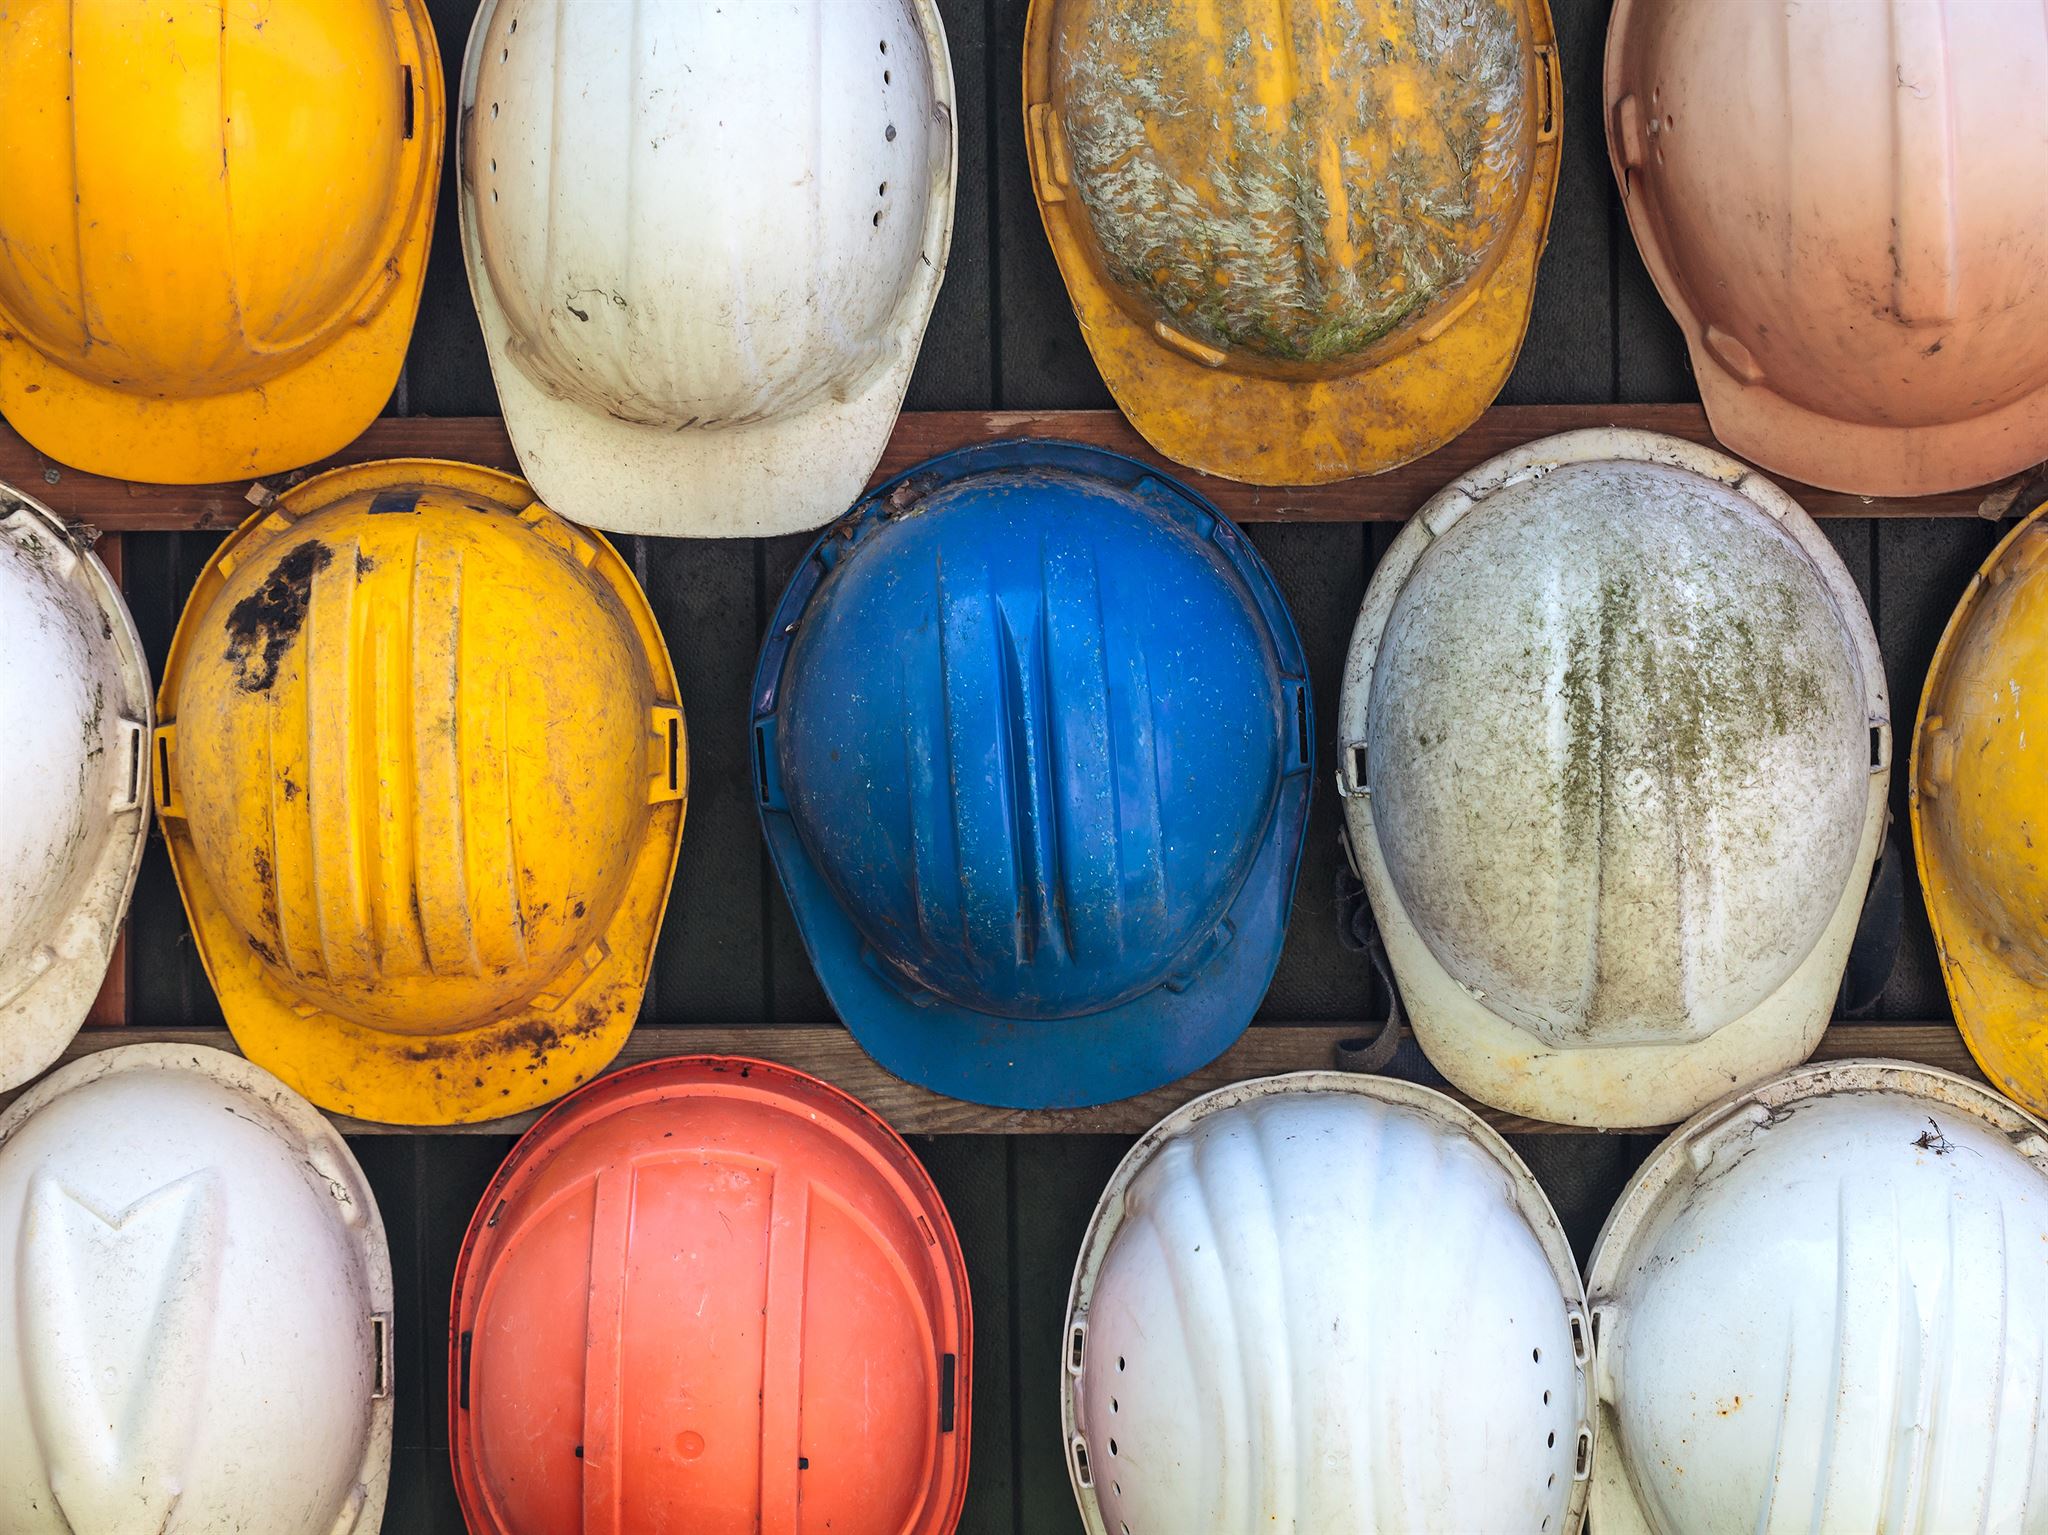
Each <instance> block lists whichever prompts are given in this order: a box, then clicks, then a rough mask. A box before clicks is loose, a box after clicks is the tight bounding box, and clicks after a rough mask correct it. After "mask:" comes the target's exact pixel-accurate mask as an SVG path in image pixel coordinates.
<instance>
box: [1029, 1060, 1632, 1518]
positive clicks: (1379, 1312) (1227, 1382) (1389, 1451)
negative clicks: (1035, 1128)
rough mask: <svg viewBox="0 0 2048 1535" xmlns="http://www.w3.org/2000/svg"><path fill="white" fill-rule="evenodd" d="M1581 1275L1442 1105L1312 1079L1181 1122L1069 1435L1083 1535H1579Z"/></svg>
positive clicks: (1087, 1346)
mask: <svg viewBox="0 0 2048 1535" xmlns="http://www.w3.org/2000/svg"><path fill="white" fill-rule="evenodd" d="M1582 1307H1583V1292H1582V1290H1581V1289H1580V1284H1579V1274H1578V1268H1577V1266H1576V1264H1575V1263H1574V1261H1573V1259H1572V1253H1571V1248H1570V1246H1569V1244H1568V1243H1567V1242H1566V1240H1565V1234H1564V1230H1563V1228H1562V1227H1561V1226H1560V1225H1559V1223H1558V1219H1557V1216H1556V1214H1555V1212H1554V1211H1553V1210H1552V1209H1551V1207H1550V1204H1549V1201H1547V1200H1546V1199H1545V1198H1544V1197H1543V1193H1542V1191H1541V1190H1540V1189H1539V1188H1538V1187H1537V1185H1536V1181H1535V1179H1534V1178H1532V1177H1531V1176H1530V1174H1529V1171H1528V1169H1527V1168H1526V1167H1524V1166H1523V1165H1522V1163H1521V1161H1520V1159H1519V1158H1517V1157H1516V1156H1515V1154H1514V1152H1513V1151H1511V1150H1510V1149H1509V1148H1508V1146H1507V1144H1506V1142H1504V1141H1503V1140H1501V1138H1500V1137H1499V1136H1498V1135H1496V1134H1494V1132H1493V1131H1492V1130H1490V1129H1489V1128H1488V1127H1487V1126H1486V1125H1485V1124H1484V1123H1483V1122H1482V1121H1481V1120H1480V1119H1479V1118H1478V1117H1477V1116H1476V1115H1474V1114H1473V1113H1472V1112H1471V1111H1470V1110H1469V1109H1466V1108H1464V1107H1463V1106H1461V1105H1459V1104H1458V1103H1456V1102H1454V1101H1453V1100H1451V1099H1449V1098H1446V1097H1445V1096H1444V1095H1442V1094H1441V1093H1437V1092H1434V1091H1432V1090H1430V1089H1429V1088H1425V1087H1417V1086H1414V1085H1411V1084H1409V1083H1405V1082H1398V1081H1394V1080H1391V1079H1388V1078H1384V1077H1371V1076H1357V1075H1351V1074H1348V1073H1343V1072H1331V1071H1322V1072H1300V1073H1296V1074H1293V1075H1289V1076H1282V1077H1270V1078H1267V1079H1265V1080H1263V1081H1255V1082H1245V1083H1239V1084H1236V1085H1234V1086H1230V1087H1226V1088H1223V1089H1220V1090H1218V1091H1216V1092H1213V1093H1210V1094H1208V1095H1207V1096H1206V1097H1202V1098H1198V1099H1196V1100H1195V1101H1194V1102H1192V1103H1190V1104H1187V1105H1186V1106H1184V1107H1183V1108H1181V1109H1179V1110H1177V1111H1176V1112H1175V1113H1173V1114H1171V1115H1169V1116H1168V1117H1167V1118H1166V1119H1165V1120H1163V1121H1161V1122H1160V1123H1159V1124H1158V1125H1157V1126H1155V1127H1154V1128H1153V1129H1152V1130H1150V1131H1149V1132H1147V1134H1146V1135H1145V1136H1144V1137H1143V1138H1142V1139H1141V1140H1140V1141H1139V1142H1138V1143H1137V1145H1135V1146H1134V1147H1132V1148H1131V1151H1130V1153H1129V1155H1127V1156H1126V1157H1125V1158H1124V1160H1123V1163H1122V1165H1121V1166H1120V1167H1118V1169H1117V1171H1116V1175H1115V1176H1114V1177H1113V1178H1112V1179H1111V1180H1110V1184H1109V1187H1108V1189H1107V1190H1105V1191H1104V1193H1103V1196H1102V1201H1101V1203H1100V1204H1099V1205H1098V1206H1097V1207H1096V1211H1095V1218H1094V1220H1093V1221H1092V1222H1091V1223H1090V1225H1089V1228H1088V1235H1087V1238H1086V1241H1085V1243H1084V1245H1083V1247H1082V1251H1081V1257H1080V1262H1079V1264H1078V1265H1077V1267H1076V1269H1075V1272H1074V1284H1073V1291H1072V1294H1071V1297H1070V1299H1069V1303H1068V1323H1067V1335H1066V1361H1065V1371H1064V1375H1063V1378H1062V1386H1063V1390H1062V1396H1061V1414H1062V1422H1063V1424H1064V1427H1065V1431H1066V1439H1067V1460H1068V1470H1069V1472H1070V1474H1071V1476H1072V1478H1073V1483H1074V1492H1075V1496H1076V1497H1077V1498H1078V1499H1079V1502H1080V1507H1081V1519H1082V1523H1083V1524H1084V1525H1085V1526H1086V1527H1087V1529H1088V1531H1089V1535H1245V1532H1246V1531H1251V1530H1262V1531H1267V1530H1269V1531H1273V1532H1275V1535H1323V1532H1328V1531H1337V1530H1343V1531H1354V1530H1401V1531H1408V1530H1446V1531H1449V1530H1456V1531H1460V1532H1470V1535H1492V1532H1499V1535H1557V1532H1570V1531H1574V1530H1576V1529H1577V1528H1578V1526H1579V1523H1580V1520H1581V1517H1582V1515H1583V1512H1584V1508H1585V1501H1586V1486H1587V1484H1586V1480H1585V1478H1586V1475H1587V1472H1588V1470H1589V1469H1590V1464H1591V1432H1592V1431H1591V1427H1590V1423H1589V1405H1588V1381H1587V1369H1588V1366H1587V1330H1586V1328H1585V1326H1584V1322H1583V1314H1582Z"/></svg>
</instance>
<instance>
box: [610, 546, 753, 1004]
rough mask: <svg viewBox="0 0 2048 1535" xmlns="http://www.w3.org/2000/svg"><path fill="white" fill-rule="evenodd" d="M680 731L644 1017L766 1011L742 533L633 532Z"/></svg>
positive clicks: (749, 559)
mask: <svg viewBox="0 0 2048 1535" xmlns="http://www.w3.org/2000/svg"><path fill="white" fill-rule="evenodd" d="M631 543H632V545H633V546H634V547H635V549H636V550H637V551H638V552H640V553H641V554H642V556H643V558H642V564H643V585H644V586H645V588H646V591H647V598H648V601H649V602H650V603H651V604H652V605H653V608H654V614H655V618H656V620H657V621H658V622H659V623H660V625H661V631H662V634H663V635H664V636H665V637H666V638H667V640H668V647H669V655H670V658H671V659H672V660H673V661H674V662H675V667H676V678H677V681H678V683H679V685H680V687H681V690H682V698H683V718H684V721H685V726H686V729H687V731H688V734H689V771H690V781H689V802H688V805H687V808H686V809H685V812H684V815H683V848H682V853H681V855H680V857H679V858H678V859H677V861H676V879H675V885H674V888H673V889H672V891H671V892H670V895H669V902H668V915H667V918H666V920H665V921H664V922H663V924H662V930H661V941H660V943H659V944H658V945H657V946H656V948H655V957H654V974H653V985H652V987H651V988H650V993H649V1001H648V1004H647V1006H646V1007H645V1008H643V1010H642V1013H641V1018H642V1019H643V1021H645V1022H648V1023H664V1024H676V1023H720V1022H736V1021H737V1022H744V1021H746V1020H750V1019H758V1018H762V1017H765V1016H767V1004H768V995H767V966H766V961H765V958H764V948H765V943H766V935H765V934H764V932H763V929H762V925H761V896H762V889H761V880H762V867H761V856H760V850H761V833H760V829H759V827H758V825H757V824H756V821H755V816H754V796H753V764H752V758H751V755H750V751H749V739H748V735H747V730H746V723H745V722H746V718H747V696H748V693H749V692H750V690H751V688H752V685H753V676H754V656H755V649H756V645H755V636H756V633H757V630H758V625H757V624H756V623H755V622H753V621H752V620H753V615H754V611H755V602H756V600H757V599H756V589H755V588H756V583H755V559H756V552H755V548H754V542H753V540H751V539H736V538H735V539H661V538H650V539H634V540H632V541H631Z"/></svg>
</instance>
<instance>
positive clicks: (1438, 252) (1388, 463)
mask: <svg viewBox="0 0 2048 1535" xmlns="http://www.w3.org/2000/svg"><path fill="white" fill-rule="evenodd" d="M1558 78H1559V77H1558V68H1557V51H1556V47H1555V45H1554V43H1553V41H1552V34H1551V25H1550V9H1549V6H1548V5H1547V4H1546V3H1545V0H1413V3H1409V4H1404V3H1402V0H1362V3H1361V4H1359V5H1357V6H1355V7H1345V8H1344V9H1343V10H1342V12H1341V13H1339V12H1333V11H1332V10H1331V8H1330V7H1329V6H1327V5H1319V4H1310V3H1308V0H1282V3H1279V4H1252V3H1249V0H1215V3H1212V0H1201V3H1196V0H1163V3H1162V0H1031V8H1030V11H1029V14H1028V15H1027V17H1026V20H1025V39H1024V104H1025V105H1024V115H1025V135H1024V138H1025V144H1026V146H1027V148H1028V150H1029V153H1030V157H1031V171H1032V184H1033V189H1034V191H1035V192H1036V193H1037V197H1038V209H1039V212H1040V214H1041V215H1042V216H1043V217H1044V220H1045V230H1046V234H1047V235H1048V236H1049V237H1050V239H1051V241H1052V248H1053V254H1054V256H1055V257H1056V258H1057V259H1058V261H1059V267H1060V272H1061V274H1062V275H1063V276H1064V277H1065V278H1066V281H1067V294H1068V296H1069V297H1070V298H1071V299H1072V300H1073V305H1074V313H1075V315H1076V317H1077V318H1078V319H1079V320H1080V322H1081V333H1082V335H1084V336H1085V337H1086V338H1087V340H1088V349H1089V350H1090V351H1091V352H1093V353H1094V354H1095V364H1096V366H1097V367H1099V368H1100V369H1101V370H1102V376H1103V378H1104V379H1105V380H1107V382H1108V384H1109V389H1110V393H1111V394H1113V395H1114V396H1115V397H1116V402H1117V404H1118V405H1120V406H1121V407H1122V408H1123V411H1124V414H1125V415H1127V416H1129V417H1130V418H1131V424H1132V425H1133V426H1135V427H1136V428H1137V429H1138V431H1139V432H1140V433H1142V434H1143V435H1144V438H1145V440H1146V441H1147V442H1149V443H1151V444H1152V446H1153V447H1155V448H1157V449H1158V450H1159V451H1160V452H1161V453H1164V454H1165V455H1166V456H1167V457H1168V458H1171V459H1174V460H1176V461H1177V462H1180V463H1183V464H1187V465H1189V466H1191V467H1193V468H1196V469H1200V470H1203V471H1204V472H1206V473H1209V474H1219V475H1225V476H1227V477H1229V478H1230V479H1233V480H1249V481H1252V482H1253V483H1255V484H1261V485H1280V484H1321V483H1323V482H1325V481H1329V480H1342V479H1347V478H1349V477H1350V476H1352V475H1359V474H1376V473H1378V472H1379V471H1381V470H1383V469H1391V468H1392V467H1394V466H1395V465H1396V464H1402V463H1406V462H1407V461H1408V460H1410V459H1412V458H1419V457H1420V456H1421V455H1423V454H1425V453H1427V452H1429V451H1430V450H1431V449H1433V448H1436V447H1439V446H1441V445H1442V444H1443V443H1446V442H1448V441H1450V439H1451V438H1453V437H1455V436H1457V435H1458V433H1460V432H1462V431H1464V430H1465V428H1466V427H1468V426H1470V425H1471V424H1472V423H1473V422H1474V421H1475V420H1477V419H1478V417H1479V414H1480V412H1481V411H1483V410H1485V409H1486V407H1487V406H1488V405H1490V404H1491V403H1492V402H1493V397H1494V396H1495V395H1496V394H1497V393H1499V392H1500V387H1501V385H1502V384H1503V383H1505V382H1506V380H1507V376H1508V373H1509V371H1510V370H1511V369H1512V368H1513V367H1514V363H1515V355H1516V353H1518V352H1519V351H1520V350H1521V347H1522V333H1523V331H1524V330H1526V329H1527V328H1528V323H1529V304H1530V300H1531V298H1532V297H1533V295H1534V291H1535V286H1536V262H1537V258H1538V257H1539V256H1540V255H1541V254H1542V251H1543V240H1544V236H1545V233H1546V231H1547V230H1548V229H1549V227H1550V205H1551V202H1552V200H1553V198H1554V197H1555V195H1556V190H1557V167H1558V153H1559V147H1560V139H1559V130H1560V127H1561V100H1560V90H1559V83H1558Z"/></svg>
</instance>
